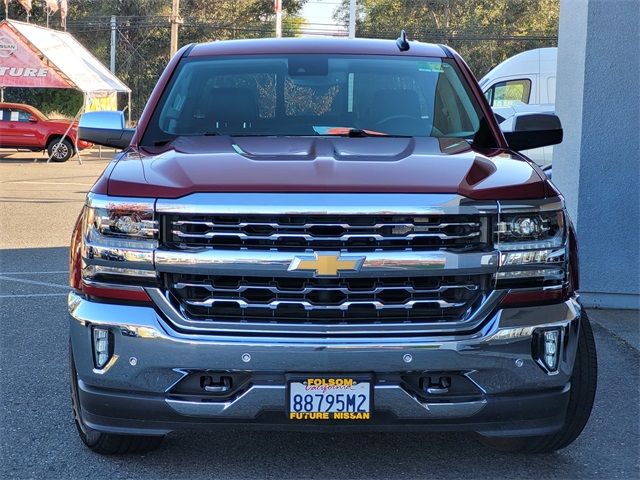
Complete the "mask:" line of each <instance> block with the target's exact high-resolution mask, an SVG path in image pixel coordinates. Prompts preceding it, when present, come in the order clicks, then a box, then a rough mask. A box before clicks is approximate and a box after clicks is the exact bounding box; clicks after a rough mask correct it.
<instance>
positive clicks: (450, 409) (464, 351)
mask: <svg viewBox="0 0 640 480" xmlns="http://www.w3.org/2000/svg"><path fill="white" fill-rule="evenodd" d="M69 312H70V315H71V318H70V331H71V341H72V347H73V354H74V360H75V364H76V369H77V371H78V379H79V385H80V393H81V403H82V406H83V417H84V418H85V421H87V423H89V424H90V425H92V426H93V427H94V428H97V429H99V430H103V431H114V432H139V431H145V432H147V433H149V432H151V433H162V432H166V431H169V430H173V429H175V428H180V425H182V424H185V425H187V424H189V425H192V424H201V423H203V421H204V422H205V423H225V422H236V421H237V422H240V423H272V421H271V420H269V418H271V417H269V416H268V415H267V416H266V417H265V414H266V413H268V412H272V413H273V412H281V420H282V423H285V415H284V413H283V412H284V408H285V403H286V402H285V394H286V384H285V382H284V381H278V380H277V378H280V377H278V376H277V375H281V376H282V378H284V376H283V375H284V374H285V373H289V372H298V373H312V372H316V373H363V372H366V373H371V374H373V378H374V383H375V390H374V405H375V411H374V415H376V414H377V412H380V415H379V418H381V419H384V418H389V422H388V423H396V424H413V425H414V426H415V425H424V426H427V425H428V424H432V425H448V426H450V427H451V428H458V427H461V428H463V426H464V425H467V426H468V427H469V428H472V429H476V430H483V431H485V432H494V433H496V432H503V433H504V432H510V431H511V430H514V429H515V430H519V431H524V430H526V431H527V432H528V433H529V434H536V433H541V432H546V431H548V430H549V429H551V430H553V429H554V428H557V427H558V426H559V422H561V420H562V417H563V415H564V406H565V405H566V397H567V392H568V389H569V384H570V382H569V379H570V376H571V373H572V371H573V364H574V358H575V351H576V348H577V334H578V329H579V318H580V306H579V304H578V303H577V301H576V300H575V299H571V300H568V301H566V302H564V303H561V304H557V305H548V306H538V307H527V308H514V309H503V310H498V311H497V312H496V313H495V314H493V315H492V316H491V317H490V318H489V319H488V321H487V322H485V323H484V326H483V328H482V329H481V330H480V331H479V332H477V333H476V334H473V335H469V336H464V337H462V336H458V337H454V336H446V337H445V336H440V337H435V336H432V337H424V336H423V337H410V338H407V337H400V336H396V337H391V336H390V337H372V338H331V339H319V338H317V337H316V338H291V337H286V338H277V337H266V336H265V337H239V336H231V335H198V334H184V333H180V332H177V331H175V330H173V329H172V328H171V327H170V326H169V324H168V323H166V322H165V321H164V319H163V318H162V317H161V316H160V315H159V314H158V313H157V312H156V311H155V310H154V309H153V308H150V307H141V306H127V305H116V304H108V303H97V302H93V301H89V300H87V299H85V298H83V297H81V296H79V295H77V294H75V293H71V294H70V295H69ZM93 325H100V326H104V327H108V328H109V329H110V330H111V331H112V332H113V334H114V339H115V340H114V355H113V358H112V361H111V362H109V363H108V364H107V366H106V367H105V368H104V369H102V370H97V369H95V368H94V363H93V352H92V341H91V326H93ZM550 326H562V327H567V330H566V331H567V332H569V333H568V334H567V335H566V341H565V343H564V346H563V351H562V354H561V357H560V358H561V360H560V365H559V369H558V372H557V373H555V374H552V375H550V374H548V373H546V372H545V371H543V369H542V368H541V367H540V366H539V365H538V363H537V362H536V361H535V360H534V359H533V358H532V354H531V344H532V334H533V331H534V330H535V329H536V328H543V327H550ZM205 370H210V371H227V372H232V371H236V372H246V373H248V374H265V373H270V374H274V375H275V378H276V379H275V380H273V379H272V380H269V381H265V382H260V381H256V382H252V383H251V386H249V387H248V388H247V389H245V390H244V391H242V392H239V394H238V395H237V396H235V397H234V398H231V399H229V400H224V401H204V402H203V401H189V400H184V399H180V398H177V397H175V396H172V395H169V394H167V392H169V390H170V389H171V388H172V387H173V386H174V385H175V384H176V383H177V382H178V381H180V380H181V379H182V378H183V377H184V376H185V375H187V374H188V373H189V372H192V371H205ZM415 372H445V373H446V372H458V373H461V374H462V375H464V376H466V377H467V378H468V379H470V380H471V381H472V382H473V383H474V384H475V385H477V386H478V388H479V390H480V391H481V392H482V398H481V399H476V400H473V401H460V402H448V403H442V402H426V401H424V400H422V399H420V398H418V397H417V396H416V395H414V394H413V393H411V392H410V391H408V390H407V389H406V388H405V387H404V386H403V385H402V384H401V382H396V381H393V378H394V377H393V376H394V375H397V376H400V375H403V374H405V373H415ZM385 378H386V379H385ZM389 378H391V380H389ZM540 392H557V395H556V396H554V399H555V400H553V401H550V403H548V404H545V405H546V406H545V407H544V408H545V409H546V410H545V409H543V411H540V408H541V407H540V406H539V405H541V404H540V402H537V403H536V401H533V400H532V401H531V402H529V403H526V402H525V403H522V402H520V403H518V401H517V399H518V398H519V397H518V395H528V397H527V398H534V397H535V395H537V394H539V393H540ZM554 395H555V394H554ZM115 398H117V399H118V401H115V400H114V399H115ZM509 399H514V401H515V403H514V402H511V403H510V404H509V405H511V406H510V407H509V409H511V410H509V411H510V412H511V411H512V410H513V412H512V413H513V415H511V414H510V413H506V414H504V415H502V416H501V415H500V413H499V409H498V410H496V408H497V407H496V405H499V404H500V402H503V401H507V402H508V401H510V400H509ZM119 402H120V403H119ZM496 402H498V403H496ZM152 404H153V405H155V406H156V407H157V410H155V412H156V413H155V414H154V415H155V417H154V418H153V419H149V420H154V421H146V420H145V418H146V417H145V416H146V415H147V412H145V405H147V406H150V405H152ZM115 405H121V407H114V406H115ZM134 405H138V406H139V407H134ZM516 405H519V406H516ZM527 408H529V409H530V410H531V412H529V413H527V412H524V410H526V409H527ZM518 409H520V410H523V411H522V412H518V411H517V410H518ZM151 410H153V409H151ZM534 410H535V411H534ZM547 410H548V411H547ZM503 413H504V412H503ZM527 415H529V416H530V417H531V418H529V417H527ZM541 415H542V416H545V415H546V417H545V418H546V419H547V420H548V421H547V422H546V423H545V422H542V424H540V423H539V422H538V423H535V422H534V423H535V425H533V424H532V423H531V422H532V421H534V420H535V419H536V418H539V417H540V416H541ZM487 416H488V417H489V418H487ZM494 417H495V418H494ZM516 417H517V418H516ZM277 418H278V419H280V417H277ZM516 420H518V421H519V420H523V421H524V420H526V421H525V422H524V423H522V422H520V423H518V421H516ZM277 422H280V420H277ZM527 422H528V423H527ZM382 423H385V422H384V421H382ZM454 424H455V425H457V426H458V427H455V426H454ZM536 425H537V426H536ZM496 434H498V433H496ZM507 434H508V433H507Z"/></svg>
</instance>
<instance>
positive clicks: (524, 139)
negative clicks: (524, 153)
mask: <svg viewBox="0 0 640 480" xmlns="http://www.w3.org/2000/svg"><path fill="white" fill-rule="evenodd" d="M504 137H505V138H506V140H507V143H508V144H509V147H511V148H512V149H513V150H529V149H531V148H539V147H546V146H549V145H556V144H558V143H560V142H562V125H561V124H560V119H559V118H558V117H557V115H554V114H553V113H521V114H516V115H514V117H513V124H512V128H511V131H505V132H504Z"/></svg>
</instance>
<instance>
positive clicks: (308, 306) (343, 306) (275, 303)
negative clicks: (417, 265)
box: [184, 297, 465, 311]
mask: <svg viewBox="0 0 640 480" xmlns="http://www.w3.org/2000/svg"><path fill="white" fill-rule="evenodd" d="M221 302H222V303H236V304H237V305H238V306H239V307H240V308H269V309H271V310H276V309H277V308H278V307H279V306H280V305H300V306H302V307H303V308H304V309H305V310H342V311H345V310H349V308H350V307H352V306H354V305H371V306H373V307H374V308H375V309H376V310H388V309H393V308H404V309H407V310H411V309H412V308H413V307H414V305H423V304H436V305H438V306H439V307H440V308H455V307H462V306H464V305H465V302H462V303H450V302H447V301H445V300H435V299H433V300H430V299H424V300H409V301H408V302H404V303H395V304H391V305H387V304H385V303H383V302H380V301H378V300H347V301H345V302H342V303H339V304H336V305H315V304H313V303H311V302H307V301H305V300H272V301H271V302H267V303H251V302H247V301H245V300H242V299H239V298H227V297H218V298H216V297H210V298H207V299H206V300H203V301H195V300H185V301H184V303H186V304H188V305H192V306H194V307H212V306H213V305H215V304H216V303H221Z"/></svg>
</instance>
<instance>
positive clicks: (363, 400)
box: [288, 376, 372, 421]
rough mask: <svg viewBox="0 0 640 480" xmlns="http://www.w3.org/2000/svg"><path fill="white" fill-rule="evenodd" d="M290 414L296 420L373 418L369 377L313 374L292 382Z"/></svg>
mask: <svg viewBox="0 0 640 480" xmlns="http://www.w3.org/2000/svg"><path fill="white" fill-rule="evenodd" d="M288 390H289V409H288V410H289V411H288V416H289V419H290V420H293V421H310V420H311V421H342V420H347V421H349V420H355V421H363V420H365V421H366V420H370V419H371V405H372V393H371V392H372V389H371V382H370V381H369V380H360V379H356V378H352V377H313V376H309V377H307V378H304V379H302V378H301V379H295V380H291V381H290V382H289V389H288Z"/></svg>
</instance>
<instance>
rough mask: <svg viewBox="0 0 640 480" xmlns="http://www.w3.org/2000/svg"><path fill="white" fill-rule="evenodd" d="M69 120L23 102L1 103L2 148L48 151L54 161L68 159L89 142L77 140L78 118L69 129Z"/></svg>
mask: <svg viewBox="0 0 640 480" xmlns="http://www.w3.org/2000/svg"><path fill="white" fill-rule="evenodd" d="M69 123H70V121H69V120H54V119H49V118H47V116H46V115H45V114H44V113H42V112H40V111H39V110H38V109H36V108H34V107H31V106H29V105H24V104H22V103H0V148H12V149H13V148H15V149H18V150H30V151H32V152H39V151H45V150H46V151H47V153H48V154H49V156H50V157H51V160H53V161H54V162H66V161H67V160H69V159H70V158H71V156H72V155H73V154H74V152H75V150H76V147H77V148H78V149H79V150H83V149H85V148H89V147H90V146H91V143H90V142H85V141H84V140H78V141H76V135H77V130H78V122H75V123H74V124H73V126H72V127H71V129H69Z"/></svg>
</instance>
